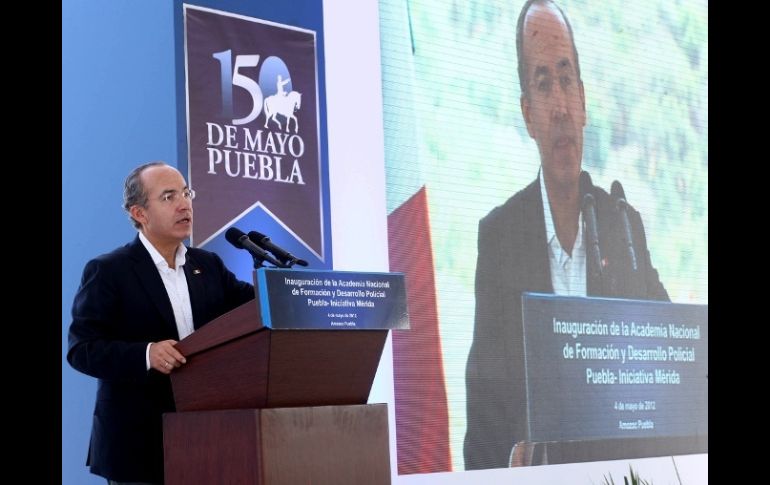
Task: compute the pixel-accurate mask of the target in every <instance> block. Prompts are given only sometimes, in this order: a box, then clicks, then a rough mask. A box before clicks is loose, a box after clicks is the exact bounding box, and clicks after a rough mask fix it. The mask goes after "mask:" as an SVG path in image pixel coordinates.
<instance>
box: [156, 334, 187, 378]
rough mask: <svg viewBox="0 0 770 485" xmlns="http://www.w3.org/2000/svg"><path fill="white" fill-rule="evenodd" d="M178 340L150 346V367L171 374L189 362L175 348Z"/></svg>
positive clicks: (164, 341)
mask: <svg viewBox="0 0 770 485" xmlns="http://www.w3.org/2000/svg"><path fill="white" fill-rule="evenodd" d="M176 343H177V342H176V340H163V341H162V342H154V343H152V344H150V366H151V367H152V368H153V369H155V370H156V371H158V372H161V373H163V374H171V371H172V370H174V369H176V368H177V367H181V365H182V364H185V363H186V362H187V359H185V358H184V355H182V354H181V353H180V352H179V351H178V350H177V349H176V348H175V347H174V346H175V345H176Z"/></svg>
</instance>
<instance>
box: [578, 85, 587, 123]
mask: <svg viewBox="0 0 770 485" xmlns="http://www.w3.org/2000/svg"><path fill="white" fill-rule="evenodd" d="M580 104H581V105H582V107H583V123H581V125H580V126H582V127H584V128H585V126H586V119H587V118H588V115H587V113H586V92H585V89H584V88H583V80H582V79H581V80H580Z"/></svg>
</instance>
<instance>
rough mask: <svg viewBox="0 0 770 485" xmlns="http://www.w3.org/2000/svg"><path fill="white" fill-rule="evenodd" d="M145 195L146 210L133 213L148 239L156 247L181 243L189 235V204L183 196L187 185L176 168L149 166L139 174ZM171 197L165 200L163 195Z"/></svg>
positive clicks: (191, 220)
mask: <svg viewBox="0 0 770 485" xmlns="http://www.w3.org/2000/svg"><path fill="white" fill-rule="evenodd" d="M140 177H141V178H142V183H143V184H144V190H145V193H146V194H147V205H146V207H138V206H135V207H137V209H138V210H137V211H136V212H135V213H134V212H132V214H133V215H134V217H135V218H136V219H137V220H138V221H139V222H140V223H142V229H143V232H144V235H145V236H147V239H149V240H150V241H152V242H153V244H156V245H165V244H168V245H172V244H178V243H180V242H182V241H183V240H184V239H186V238H188V237H189V236H190V234H191V233H192V222H193V218H192V213H193V211H192V201H190V200H189V199H186V198H185V197H183V196H182V193H183V191H184V190H185V189H186V188H187V184H186V183H185V181H184V178H183V177H182V174H180V173H179V172H178V171H177V170H176V169H174V168H172V167H168V166H155V167H150V168H148V169H146V170H144V171H143V172H142V174H141V175H140ZM167 194H170V196H171V197H170V198H169V199H168V200H164V196H166V195H167Z"/></svg>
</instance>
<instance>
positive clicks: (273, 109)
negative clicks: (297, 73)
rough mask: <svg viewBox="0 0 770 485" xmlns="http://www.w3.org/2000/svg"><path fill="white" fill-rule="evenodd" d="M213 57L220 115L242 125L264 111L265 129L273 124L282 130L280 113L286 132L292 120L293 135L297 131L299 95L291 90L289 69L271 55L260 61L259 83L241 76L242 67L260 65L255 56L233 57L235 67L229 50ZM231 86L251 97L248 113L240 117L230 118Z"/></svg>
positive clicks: (231, 106)
mask: <svg viewBox="0 0 770 485" xmlns="http://www.w3.org/2000/svg"><path fill="white" fill-rule="evenodd" d="M212 57H213V58H214V59H216V60H217V61H219V72H220V81H221V82H220V85H221V95H222V116H224V117H227V118H229V119H231V120H232V123H233V124H234V125H245V124H247V123H251V122H252V121H254V120H255V119H257V117H258V116H259V115H260V114H261V113H262V110H263V109H264V111H265V128H269V126H268V124H269V122H270V121H272V122H273V123H275V124H276V125H278V128H279V129H282V128H283V126H282V125H281V122H280V121H279V119H278V118H277V117H276V116H277V115H279V114H280V115H282V116H284V117H285V118H286V127H285V129H286V131H289V127H290V126H291V120H294V132H295V133H296V132H297V131H298V130H299V124H298V121H297V117H296V116H295V115H294V112H295V111H296V110H299V109H300V106H301V102H302V94H301V93H299V92H297V91H294V90H292V84H291V76H290V75H289V69H288V68H287V67H286V64H285V63H284V62H283V60H282V59H281V58H280V57H276V56H270V57H268V58H266V59H265V60H264V62H262V66H261V67H260V69H259V82H257V81H255V80H254V79H252V78H250V77H249V76H247V75H245V74H242V73H241V69H243V68H249V67H257V66H258V65H259V60H260V56H259V55H258V54H254V55H247V54H241V55H237V56H235V66H233V61H232V57H233V56H232V50H231V49H228V50H226V51H222V52H216V53H214V54H212ZM233 86H237V87H239V88H242V89H245V90H246V92H248V93H249V95H250V96H251V101H252V105H251V110H250V112H249V114H248V115H246V116H244V117H242V118H234V117H233V116H234V114H233ZM265 94H267V96H265Z"/></svg>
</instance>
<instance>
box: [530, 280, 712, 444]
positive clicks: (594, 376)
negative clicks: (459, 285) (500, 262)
mask: <svg viewBox="0 0 770 485" xmlns="http://www.w3.org/2000/svg"><path fill="white" fill-rule="evenodd" d="M522 303H523V306H522V312H523V322H524V346H525V349H526V350H525V354H526V376H527V408H528V424H529V440H530V441H536V442H540V441H568V440H596V439H611V438H636V437H638V438H650V437H675V436H679V437H681V436H707V435H708V306H707V305H690V304H675V303H668V302H654V301H638V300H621V299H610V298H578V297H558V296H554V295H543V294H532V293H525V294H524V295H523V296H522ZM695 451H706V450H693V452H695Z"/></svg>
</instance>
